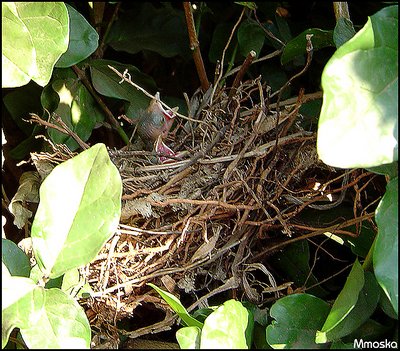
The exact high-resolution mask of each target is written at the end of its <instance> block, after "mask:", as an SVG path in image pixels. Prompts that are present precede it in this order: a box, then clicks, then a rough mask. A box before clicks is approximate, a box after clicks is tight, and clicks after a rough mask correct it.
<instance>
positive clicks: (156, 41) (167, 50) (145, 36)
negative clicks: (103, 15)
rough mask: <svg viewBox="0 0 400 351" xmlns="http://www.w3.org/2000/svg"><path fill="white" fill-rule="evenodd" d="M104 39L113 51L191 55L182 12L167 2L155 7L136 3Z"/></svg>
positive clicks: (167, 55)
mask: <svg viewBox="0 0 400 351" xmlns="http://www.w3.org/2000/svg"><path fill="white" fill-rule="evenodd" d="M107 42H108V44H109V45H110V46H111V47H112V48H113V49H114V50H117V51H126V52H129V53H130V54H136V53H138V52H139V51H142V50H151V51H155V52H157V53H159V54H160V55H162V56H164V57H172V56H175V55H186V56H189V55H190V50H189V40H188V37H187V30H186V22H185V18H184V15H183V11H182V10H180V11H179V10H176V9H174V8H172V7H171V6H168V5H165V6H164V7H162V8H158V9H157V8H155V7H154V6H153V4H151V3H150V2H143V3H141V2H138V3H136V4H135V6H134V8H132V9H131V10H128V11H127V12H125V13H122V14H121V16H120V17H119V18H118V20H117V21H116V23H115V25H114V26H113V27H112V29H111V31H110V35H109V36H108V38H107Z"/></svg>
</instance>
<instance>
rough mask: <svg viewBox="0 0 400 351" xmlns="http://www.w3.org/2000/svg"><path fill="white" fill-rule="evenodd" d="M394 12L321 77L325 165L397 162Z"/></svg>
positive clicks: (370, 26) (379, 18) (372, 21)
mask: <svg viewBox="0 0 400 351" xmlns="http://www.w3.org/2000/svg"><path fill="white" fill-rule="evenodd" d="M397 32H398V6H397V5H396V6H390V7H387V8H384V9H382V10H381V11H379V12H378V13H376V14H375V15H373V16H371V17H370V18H369V19H368V22H367V24H366V25H365V26H364V28H363V29H362V30H360V31H359V32H358V33H357V34H356V35H355V36H354V37H353V38H352V39H351V40H349V41H348V42H346V43H345V44H343V45H342V46H341V47H340V48H339V49H338V50H337V51H336V52H335V54H334V55H333V56H332V58H331V59H330V60H329V62H328V63H327V65H326V67H325V69H324V71H323V73H322V87H323V90H324V102H323V105H322V110H321V116H320V119H319V126H318V140H317V149H318V154H319V157H320V158H321V159H322V160H323V161H324V162H325V163H327V164H329V165H332V166H336V167H342V168H352V167H373V166H378V165H381V164H385V163H391V162H393V161H396V160H397V158H398V146H397V138H398V137H397V132H398V34H397Z"/></svg>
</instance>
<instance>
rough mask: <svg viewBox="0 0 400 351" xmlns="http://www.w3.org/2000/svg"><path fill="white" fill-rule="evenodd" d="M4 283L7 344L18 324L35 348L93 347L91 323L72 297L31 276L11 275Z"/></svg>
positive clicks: (3, 307) (30, 344) (4, 321)
mask: <svg viewBox="0 0 400 351" xmlns="http://www.w3.org/2000/svg"><path fill="white" fill-rule="evenodd" d="M4 277H5V276H4V275H3V278H4ZM2 283H3V284H2V298H3V301H2V347H3V348H4V346H5V345H6V344H7V340H8V338H9V336H10V333H11V331H12V330H13V329H14V328H19V329H20V332H21V334H22V337H23V339H24V341H25V343H26V345H27V346H28V348H31V349H32V348H41V349H47V348H50V349H51V348H67V349H69V348H86V349H87V348H89V346H90V340H91V330H90V325H89V322H88V320H87V317H86V315H85V312H84V310H83V308H82V307H81V306H79V304H78V303H77V302H76V301H75V300H74V299H73V298H72V297H70V296H68V295H66V294H65V293H64V292H62V291H61V290H59V289H50V290H47V289H44V288H42V287H40V286H37V285H36V284H35V283H34V282H33V281H32V280H31V279H29V278H22V277H8V278H6V279H4V280H3V282H2Z"/></svg>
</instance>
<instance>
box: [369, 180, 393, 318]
mask: <svg viewBox="0 0 400 351" xmlns="http://www.w3.org/2000/svg"><path fill="white" fill-rule="evenodd" d="M398 194H399V189H398V178H397V177H396V178H393V179H392V180H391V181H390V182H389V183H388V185H387V187H386V193H385V195H384V196H383V198H382V200H381V202H380V203H379V205H378V208H377V209H376V213H375V214H376V223H377V224H378V236H377V239H376V242H375V248H374V254H373V262H374V273H375V276H376V279H377V280H378V282H379V284H380V286H381V287H382V289H383V291H384V292H385V294H386V296H387V297H388V299H389V301H390V302H391V304H392V306H393V308H394V309H395V312H396V314H397V315H398V313H399V311H398V308H399V287H398V276H399V255H398V252H399V246H398V242H399V236H398V230H399V215H398V207H399V206H398V204H399V201H398V199H399V197H398Z"/></svg>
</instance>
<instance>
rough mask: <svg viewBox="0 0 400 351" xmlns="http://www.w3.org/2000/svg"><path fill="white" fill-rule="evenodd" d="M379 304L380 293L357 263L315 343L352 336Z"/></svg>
mask: <svg viewBox="0 0 400 351" xmlns="http://www.w3.org/2000/svg"><path fill="white" fill-rule="evenodd" d="M378 300H379V289H378V285H377V283H376V279H375V277H374V276H373V274H372V273H371V272H366V273H365V274H364V270H363V268H362V267H361V264H360V263H359V262H358V261H357V260H356V261H355V262H354V265H353V268H352V270H351V272H350V274H349V276H348V277H347V280H346V283H345V285H344V287H343V289H342V291H341V292H340V294H339V296H338V297H337V299H336V300H335V303H334V304H333V306H332V309H331V311H330V313H329V315H328V317H327V318H326V321H325V323H324V325H323V327H322V328H321V330H320V331H318V332H317V334H316V339H315V340H316V342H318V343H326V342H328V341H333V340H338V339H340V338H341V337H343V336H345V335H348V334H350V333H352V332H353V331H354V330H356V329H357V328H358V327H359V326H360V325H362V324H363V323H364V322H365V321H366V320H367V319H368V318H369V317H370V316H371V314H372V313H373V312H374V310H375V308H376V306H377V304H378Z"/></svg>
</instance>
